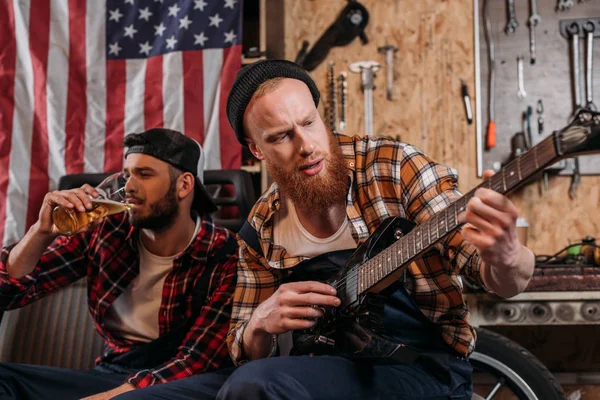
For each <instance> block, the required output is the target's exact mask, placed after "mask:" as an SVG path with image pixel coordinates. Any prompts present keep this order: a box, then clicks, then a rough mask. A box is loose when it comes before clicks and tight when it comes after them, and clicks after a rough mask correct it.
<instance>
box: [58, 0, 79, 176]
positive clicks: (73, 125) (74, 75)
mask: <svg viewBox="0 0 600 400" xmlns="http://www.w3.org/2000/svg"><path fill="white" fill-rule="evenodd" d="M60 2H61V3H63V4H64V0H60ZM68 12H69V18H68V21H69V75H68V76H69V82H68V86H67V95H68V97H67V107H66V114H67V116H66V126H65V136H66V140H65V167H66V172H67V174H80V173H82V172H83V164H84V161H83V158H84V154H85V151H84V148H85V145H84V143H85V136H84V135H82V132H85V124H86V114H87V107H86V105H87V104H86V95H87V93H86V92H87V90H86V87H87V70H86V67H85V64H86V50H85V40H82V38H84V37H86V32H85V30H86V29H85V16H86V4H85V1H80V0H69V11H68ZM65 20H66V19H64V20H63V21H62V23H63V24H64V21H65ZM50 65H52V68H53V69H54V65H53V64H52V63H50ZM53 79H54V78H53ZM63 90H64V89H63Z"/></svg>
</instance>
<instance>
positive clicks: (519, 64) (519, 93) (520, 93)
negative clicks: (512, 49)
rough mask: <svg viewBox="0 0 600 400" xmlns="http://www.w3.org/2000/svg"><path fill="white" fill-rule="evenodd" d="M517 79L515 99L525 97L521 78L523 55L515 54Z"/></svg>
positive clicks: (523, 83)
mask: <svg viewBox="0 0 600 400" xmlns="http://www.w3.org/2000/svg"><path fill="white" fill-rule="evenodd" d="M517 80H518V89H517V99H519V100H522V99H524V98H525V97H527V92H526V91H525V82H524V78H523V56H517Z"/></svg>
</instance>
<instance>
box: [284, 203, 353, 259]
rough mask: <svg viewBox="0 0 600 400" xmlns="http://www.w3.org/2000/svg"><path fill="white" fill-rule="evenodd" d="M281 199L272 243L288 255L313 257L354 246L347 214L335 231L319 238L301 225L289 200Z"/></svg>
mask: <svg viewBox="0 0 600 400" xmlns="http://www.w3.org/2000/svg"><path fill="white" fill-rule="evenodd" d="M282 197H283V196H282ZM282 200H283V201H282V203H281V204H282V206H281V208H280V209H279V212H277V213H276V214H275V219H274V220H273V236H274V238H275V241H274V243H275V244H276V245H279V246H282V247H283V248H285V250H286V252H287V254H288V255H289V256H292V257H296V256H305V257H315V256H318V255H321V254H323V253H328V252H331V251H336V250H346V249H355V248H356V242H355V241H354V238H353V237H352V231H351V229H350V222H349V221H348V217H347V216H346V219H345V220H344V222H343V223H342V226H341V227H340V228H339V229H338V230H337V232H335V233H334V234H333V235H331V236H329V237H327V238H323V239H321V238H318V237H316V236H313V235H311V234H310V233H309V232H308V231H307V230H306V229H305V228H304V227H303V226H302V223H301V222H300V220H299V219H298V214H297V213H296V207H294V204H293V203H292V202H291V200H286V199H282Z"/></svg>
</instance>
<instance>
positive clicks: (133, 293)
mask: <svg viewBox="0 0 600 400" xmlns="http://www.w3.org/2000/svg"><path fill="white" fill-rule="evenodd" d="M200 225H201V221H200V217H198V218H197V219H196V229H195V230H194V234H193V235H192V237H191V239H190V242H189V243H188V246H189V245H190V244H191V243H192V242H193V241H194V239H195V238H196V236H197V235H198V229H199V228H200ZM186 248H187V246H186ZM138 249H139V254H140V273H139V274H138V276H136V277H135V279H134V280H133V281H132V282H131V283H130V284H129V286H127V288H126V289H125V290H124V291H123V293H121V295H120V296H119V297H117V299H116V300H115V302H114V303H112V304H111V306H110V307H109V308H108V310H107V312H106V317H105V326H106V328H107V329H108V330H110V331H112V332H119V334H120V336H122V337H124V338H126V339H130V340H134V341H136V342H150V341H152V340H154V339H156V338H158V336H159V329H158V313H159V310H160V305H161V302H162V298H163V296H162V291H163V286H164V283H165V279H166V278H167V275H168V274H169V272H171V270H172V269H173V261H174V260H175V259H176V258H177V257H179V256H180V255H181V253H180V254H175V255H174V256H169V257H160V256H157V255H154V254H152V253H150V252H149V251H148V250H147V249H146V247H144V243H142V238H141V237H139V238H138Z"/></svg>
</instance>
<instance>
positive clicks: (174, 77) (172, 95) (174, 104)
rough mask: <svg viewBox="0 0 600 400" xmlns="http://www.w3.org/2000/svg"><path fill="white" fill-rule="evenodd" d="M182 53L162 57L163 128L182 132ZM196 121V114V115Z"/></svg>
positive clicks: (183, 103)
mask: <svg viewBox="0 0 600 400" xmlns="http://www.w3.org/2000/svg"><path fill="white" fill-rule="evenodd" d="M182 53H186V52H180V51H178V52H175V53H167V54H165V55H164V56H163V60H164V62H163V104H164V121H165V127H167V128H170V129H174V130H176V131H179V132H184V130H183V129H184V105H185V102H184V98H183V91H184V86H183V77H182V75H183V60H182V57H183V56H182ZM188 53H189V52H188ZM196 118H197V119H198V114H196Z"/></svg>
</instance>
